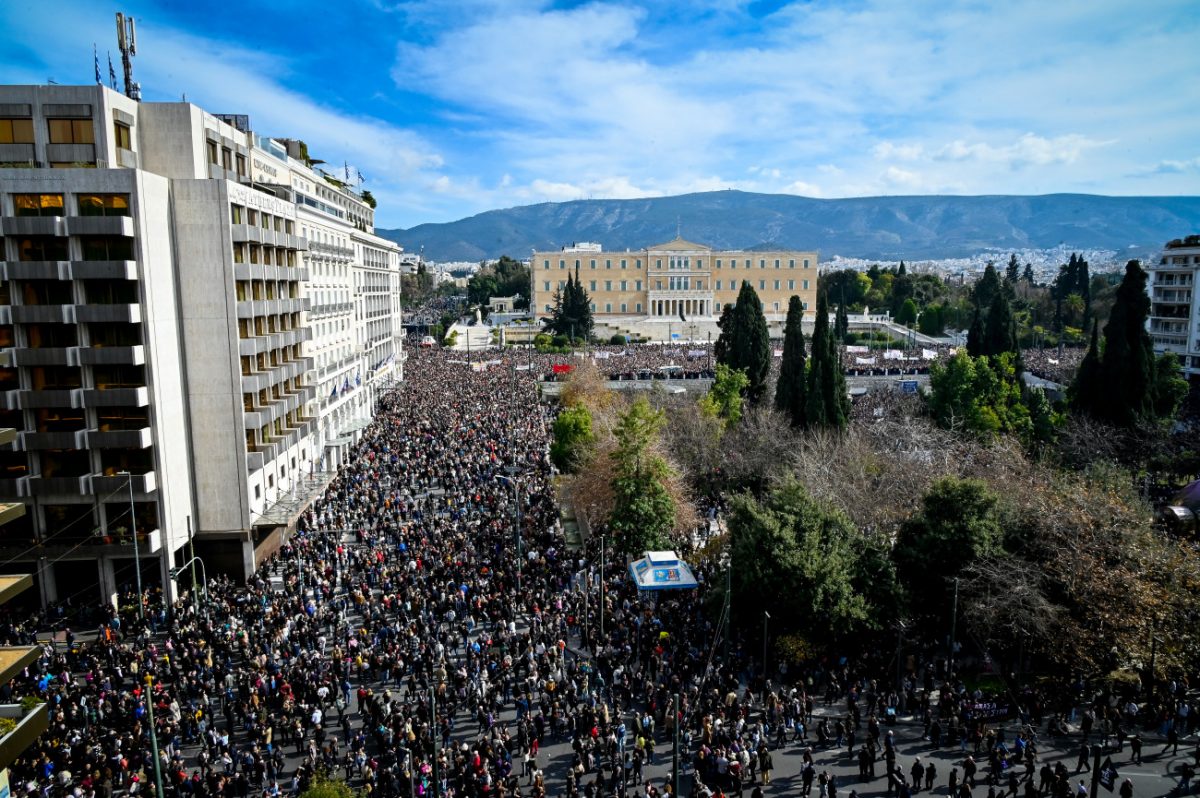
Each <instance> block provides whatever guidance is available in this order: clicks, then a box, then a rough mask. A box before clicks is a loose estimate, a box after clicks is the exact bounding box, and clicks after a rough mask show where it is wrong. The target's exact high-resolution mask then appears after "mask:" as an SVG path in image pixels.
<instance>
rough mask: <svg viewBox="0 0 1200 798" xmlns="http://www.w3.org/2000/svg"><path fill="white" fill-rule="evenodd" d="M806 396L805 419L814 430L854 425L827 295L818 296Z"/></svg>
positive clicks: (837, 428)
mask: <svg viewBox="0 0 1200 798" xmlns="http://www.w3.org/2000/svg"><path fill="white" fill-rule="evenodd" d="M806 393H807V395H806V396H805V408H804V415H805V422H806V423H807V425H808V426H809V427H810V428H811V427H818V428H828V429H834V430H844V429H845V428H846V426H847V425H848V424H849V423H850V395H849V393H848V392H847V390H846V375H845V373H844V372H843V371H842V363H841V358H840V356H839V348H838V344H837V342H836V341H835V340H834V338H833V334H832V332H831V331H830V329H829V306H828V302H827V301H826V298H825V295H824V294H819V295H818V296H817V319H816V324H815V326H814V328H813V343H812V362H811V363H810V364H809V368H808V386H807V390H806Z"/></svg>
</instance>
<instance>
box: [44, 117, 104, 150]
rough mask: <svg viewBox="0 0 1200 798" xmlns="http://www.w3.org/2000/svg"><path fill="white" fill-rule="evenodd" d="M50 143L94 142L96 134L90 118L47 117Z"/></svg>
mask: <svg viewBox="0 0 1200 798" xmlns="http://www.w3.org/2000/svg"><path fill="white" fill-rule="evenodd" d="M46 124H47V126H48V127H49V129H50V143H51V144H95V143H96V134H95V131H94V130H93V128H92V120H90V119H47V120H46Z"/></svg>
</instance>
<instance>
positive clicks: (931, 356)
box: [921, 349, 938, 360]
mask: <svg viewBox="0 0 1200 798" xmlns="http://www.w3.org/2000/svg"><path fill="white" fill-rule="evenodd" d="M937 356H938V353H937V350H936V349H922V350H921V357H923V358H925V359H926V360H937Z"/></svg>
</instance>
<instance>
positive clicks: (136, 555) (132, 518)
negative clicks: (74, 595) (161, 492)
mask: <svg viewBox="0 0 1200 798" xmlns="http://www.w3.org/2000/svg"><path fill="white" fill-rule="evenodd" d="M117 475H118V476H124V477H125V484H126V485H128V486H129V528H130V529H131V530H132V531H133V572H134V576H135V577H136V578H137V608H138V620H141V621H144V620H146V609H145V607H143V606H142V555H141V553H140V551H139V549H138V532H137V513H136V512H135V510H134V506H133V474H132V473H130V472H129V471H118V472H117ZM159 792H160V793H161V792H162V790H161V789H160V790H159Z"/></svg>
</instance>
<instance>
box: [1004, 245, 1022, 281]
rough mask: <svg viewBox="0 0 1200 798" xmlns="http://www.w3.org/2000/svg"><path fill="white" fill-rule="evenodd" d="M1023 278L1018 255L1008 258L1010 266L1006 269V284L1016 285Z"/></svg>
mask: <svg viewBox="0 0 1200 798" xmlns="http://www.w3.org/2000/svg"><path fill="white" fill-rule="evenodd" d="M1020 276H1021V264H1019V263H1017V256H1016V254H1015V253H1014V254H1012V255H1009V256H1008V265H1007V266H1005V267H1004V282H1006V283H1008V284H1009V285H1010V286H1011V285H1015V284H1016V282H1017V280H1018V279H1019V278H1020Z"/></svg>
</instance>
